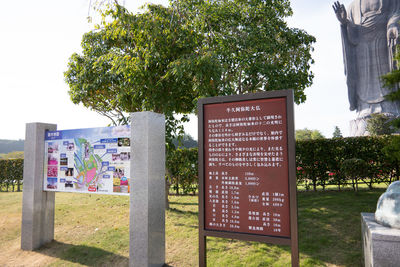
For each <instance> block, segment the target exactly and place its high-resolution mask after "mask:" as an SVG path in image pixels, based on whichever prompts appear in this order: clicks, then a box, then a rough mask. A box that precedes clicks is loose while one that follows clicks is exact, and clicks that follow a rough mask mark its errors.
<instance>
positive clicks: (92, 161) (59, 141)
mask: <svg viewBox="0 0 400 267" xmlns="http://www.w3.org/2000/svg"><path fill="white" fill-rule="evenodd" d="M130 134H131V132H130V126H129V125H125V126H115V127H104V128H87V129H76V130H63V131H47V132H46V135H45V166H44V183H43V187H44V188H43V190H45V191H60V192H80V193H97V194H116V195H129V191H130V188H129V179H130V177H129V176H130Z"/></svg>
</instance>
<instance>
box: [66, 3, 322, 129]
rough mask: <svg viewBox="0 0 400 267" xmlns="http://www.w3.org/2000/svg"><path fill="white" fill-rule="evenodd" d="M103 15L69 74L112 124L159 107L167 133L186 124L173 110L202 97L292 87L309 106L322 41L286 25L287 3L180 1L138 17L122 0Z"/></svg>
mask: <svg viewBox="0 0 400 267" xmlns="http://www.w3.org/2000/svg"><path fill="white" fill-rule="evenodd" d="M99 12H100V13H101V15H102V17H103V20H102V22H101V23H100V25H97V26H96V29H95V30H93V31H90V32H88V33H86V34H85V35H84V36H83V39H82V54H78V53H74V54H73V55H72V56H71V57H70V60H69V64H68V70H67V71H66V72H65V80H66V82H67V83H68V85H69V87H70V90H69V94H70V97H71V99H72V101H73V102H74V103H75V104H78V103H82V104H83V105H84V106H86V107H88V108H91V109H93V110H95V111H97V112H99V113H100V114H102V115H104V116H106V117H108V118H110V120H111V121H112V123H113V124H124V123H127V122H128V118H127V113H129V112H136V111H145V110H148V111H155V112H159V113H163V114H165V115H166V117H167V126H168V127H169V128H168V129H167V136H168V134H169V133H170V131H174V130H175V129H176V128H177V127H178V125H179V123H180V121H178V120H176V119H175V118H174V114H177V113H181V114H188V113H192V112H195V109H196V103H197V99H198V98H199V97H204V96H216V95H231V94H241V93H248V92H257V91H269V90H280V89H288V88H290V89H294V92H295V101H296V102H297V103H301V102H304V101H305V94H304V89H305V88H306V87H307V86H309V85H311V83H312V78H313V74H312V73H311V71H310V64H311V63H312V62H313V61H312V58H311V50H312V43H313V42H315V39H314V37H312V36H310V35H308V34H307V33H306V32H304V31H302V30H299V29H294V28H289V27H288V26H287V24H286V22H285V21H284V19H285V18H286V17H288V16H290V15H291V14H292V11H291V9H290V5H289V1H287V0H278V1H262V0H254V1H237V0H229V1H228V0H224V1H197V0H196V1H194V0H193V1H192V0H179V1H171V5H170V6H169V7H163V6H160V5H152V4H149V5H147V7H146V9H145V10H143V11H142V12H141V13H137V14H132V13H130V12H129V11H128V10H126V9H125V8H124V7H123V6H121V5H119V4H118V2H115V3H114V4H112V5H109V7H108V8H106V9H101V10H100V11H99ZM186 120H187V116H183V117H182V119H181V121H186ZM180 130H182V128H180Z"/></svg>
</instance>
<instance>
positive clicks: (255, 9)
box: [171, 0, 315, 103]
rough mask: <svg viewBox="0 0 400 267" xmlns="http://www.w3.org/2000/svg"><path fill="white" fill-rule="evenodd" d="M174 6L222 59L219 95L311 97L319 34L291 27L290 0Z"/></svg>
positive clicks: (177, 0) (182, 0) (182, 1)
mask: <svg viewBox="0 0 400 267" xmlns="http://www.w3.org/2000/svg"><path fill="white" fill-rule="evenodd" d="M171 5H172V7H173V8H174V9H176V10H177V12H178V13H179V14H180V15H181V17H184V18H185V19H186V20H188V21H192V23H193V27H194V28H195V30H196V31H197V32H200V33H201V35H202V36H204V37H205V38H203V39H201V41H202V43H201V46H202V47H203V48H204V49H206V50H207V51H208V52H209V53H210V54H212V55H214V56H215V57H216V59H217V60H218V65H219V66H220V68H221V73H222V75H221V76H220V79H219V80H218V83H217V84H216V86H217V87H218V89H219V94H225V95H231V94H243V93H249V92H257V91H271V90H281V89H293V90H294V95H295V101H296V103H302V102H304V101H305V99H306V96H305V94H304V89H305V88H306V87H307V86H309V85H311V83H312V79H313V74H312V73H311V71H310V64H311V63H312V62H313V60H312V58H311V54H310V52H311V50H312V46H311V45H312V43H313V42H315V38H314V37H312V36H310V35H308V34H307V33H306V32H304V31H302V30H299V29H296V28H289V27H288V26H287V24H286V22H285V18H287V17H289V16H291V15H292V10H291V8H290V2H289V1H288V0H278V1H261V0H258V1H257V0H253V1H242V0H219V1H215V0H214V1H198V0H174V1H171Z"/></svg>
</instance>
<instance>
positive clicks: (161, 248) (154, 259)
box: [129, 112, 165, 267]
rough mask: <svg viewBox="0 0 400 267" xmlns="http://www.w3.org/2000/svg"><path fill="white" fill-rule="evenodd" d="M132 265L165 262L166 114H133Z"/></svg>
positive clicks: (139, 266) (130, 251)
mask: <svg viewBox="0 0 400 267" xmlns="http://www.w3.org/2000/svg"><path fill="white" fill-rule="evenodd" d="M130 172H131V178H130V188H131V189H130V190H131V192H130V226H129V230H130V231H129V232H130V238H129V242H130V246H129V266H134V267H144V266H163V265H164V263H165V117H164V115H161V114H157V113H153V112H137V113H132V114H131V167H130Z"/></svg>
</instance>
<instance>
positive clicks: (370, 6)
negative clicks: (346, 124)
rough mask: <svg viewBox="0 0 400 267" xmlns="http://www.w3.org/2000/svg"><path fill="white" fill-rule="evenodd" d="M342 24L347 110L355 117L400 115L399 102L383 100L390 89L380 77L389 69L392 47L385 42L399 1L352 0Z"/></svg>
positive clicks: (399, 8)
mask: <svg viewBox="0 0 400 267" xmlns="http://www.w3.org/2000/svg"><path fill="white" fill-rule="evenodd" d="M347 15H348V20H349V23H348V24H347V25H342V26H341V32H342V41H343V55H344V66H345V74H346V78H347V87H348V94H349V102H350V110H357V112H358V117H359V118H362V117H366V116H368V115H370V114H371V113H388V114H393V115H395V116H398V115H399V110H400V108H399V105H398V103H394V102H390V101H387V100H385V99H384V96H385V95H387V94H388V93H389V92H390V90H389V89H387V88H384V87H383V84H382V82H381V80H380V77H381V76H382V75H384V74H387V73H388V72H390V71H391V70H392V69H393V67H394V65H393V51H394V49H395V47H391V46H390V45H389V44H388V39H387V34H388V31H389V29H390V28H391V27H399V25H398V22H399V20H400V0H355V1H353V2H352V3H351V4H350V6H349V8H348V9H347Z"/></svg>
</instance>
